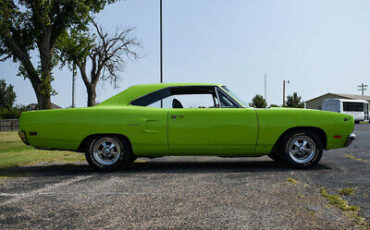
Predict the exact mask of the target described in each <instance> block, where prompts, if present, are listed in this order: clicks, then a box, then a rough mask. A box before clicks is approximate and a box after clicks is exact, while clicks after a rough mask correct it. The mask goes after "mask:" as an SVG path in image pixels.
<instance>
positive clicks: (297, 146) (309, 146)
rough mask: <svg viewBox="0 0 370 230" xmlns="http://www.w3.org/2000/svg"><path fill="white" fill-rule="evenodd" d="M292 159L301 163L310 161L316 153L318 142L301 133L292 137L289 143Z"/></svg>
mask: <svg viewBox="0 0 370 230" xmlns="http://www.w3.org/2000/svg"><path fill="white" fill-rule="evenodd" d="M288 151H289V155H290V157H291V159H292V160H293V161H295V162H296V163H299V164H305V163H308V162H310V161H311V160H312V159H313V158H314V157H315V154H316V144H315V142H314V140H312V138H310V137H308V136H306V135H299V136H296V137H294V138H293V139H291V141H290V143H289V145H288Z"/></svg>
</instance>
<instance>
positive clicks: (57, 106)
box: [26, 103, 62, 110]
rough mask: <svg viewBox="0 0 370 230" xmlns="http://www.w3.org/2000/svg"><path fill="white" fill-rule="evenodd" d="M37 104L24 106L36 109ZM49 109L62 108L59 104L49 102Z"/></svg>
mask: <svg viewBox="0 0 370 230" xmlns="http://www.w3.org/2000/svg"><path fill="white" fill-rule="evenodd" d="M38 107H39V106H38V104H36V103H32V104H29V105H27V106H26V108H27V110H38ZM51 109H62V107H60V106H59V105H56V104H54V103H51Z"/></svg>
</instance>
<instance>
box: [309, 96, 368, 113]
mask: <svg viewBox="0 0 370 230" xmlns="http://www.w3.org/2000/svg"><path fill="white" fill-rule="evenodd" d="M329 98H339V99H352V100H365V101H368V102H369V103H370V96H362V95H355V94H343V93H327V94H324V95H321V96H319V97H315V98H313V99H311V100H308V101H306V108H307V109H318V110H322V102H323V101H324V100H325V99H329Z"/></svg>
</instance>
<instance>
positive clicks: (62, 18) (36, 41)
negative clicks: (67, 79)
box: [0, 0, 116, 109]
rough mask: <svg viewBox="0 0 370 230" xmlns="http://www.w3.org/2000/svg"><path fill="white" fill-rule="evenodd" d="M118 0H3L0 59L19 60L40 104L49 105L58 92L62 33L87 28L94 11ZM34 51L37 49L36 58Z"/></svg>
mask: <svg viewBox="0 0 370 230" xmlns="http://www.w3.org/2000/svg"><path fill="white" fill-rule="evenodd" d="M115 1H116V0H78V1H77V0H18V1H17V0H0V58H1V59H0V61H5V60H7V59H9V58H10V59H12V60H13V62H17V63H19V75H21V76H23V77H24V78H25V79H26V78H28V79H29V80H30V81H31V84H32V87H33V89H34V91H35V94H36V97H37V101H38V104H39V107H40V108H42V109H48V108H50V106H51V102H50V97H51V95H53V94H55V91H54V90H53V88H52V86H51V82H52V81H53V75H52V69H53V68H54V67H55V66H56V65H57V63H58V55H56V50H55V47H56V45H57V42H58V40H59V38H60V36H61V35H62V34H63V33H65V31H67V30H68V29H74V30H79V31H87V29H88V28H87V24H88V21H89V19H90V17H91V14H93V13H97V12H99V11H101V10H102V9H103V8H104V7H105V6H106V5H107V4H110V3H112V2H115ZM32 51H36V52H37V53H38V57H39V58H38V59H37V61H36V62H35V60H34V59H33V58H31V52H32ZM34 63H37V65H35V64H34Z"/></svg>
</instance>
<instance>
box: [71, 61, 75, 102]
mask: <svg viewBox="0 0 370 230" xmlns="http://www.w3.org/2000/svg"><path fill="white" fill-rule="evenodd" d="M75 81H76V64H73V69H72V108H75V85H76V84H75Z"/></svg>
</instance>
